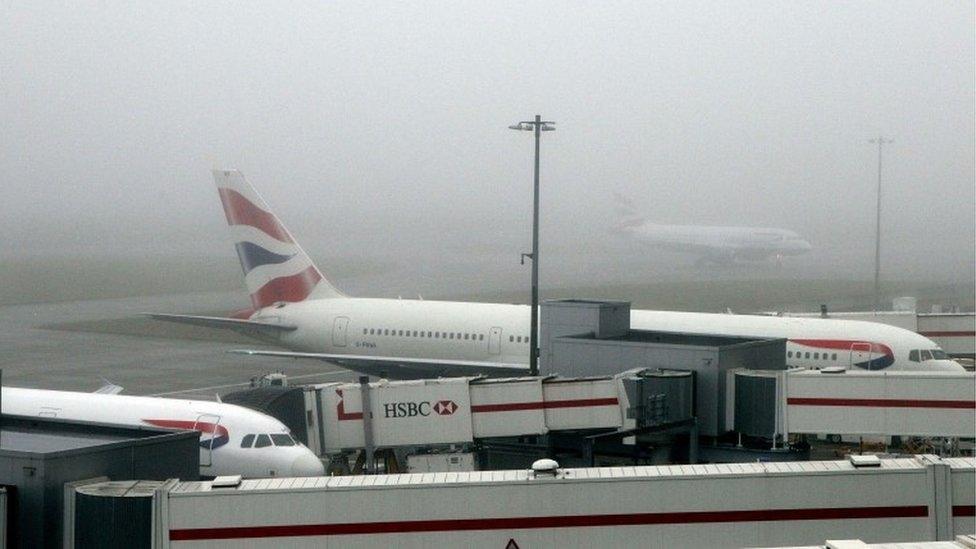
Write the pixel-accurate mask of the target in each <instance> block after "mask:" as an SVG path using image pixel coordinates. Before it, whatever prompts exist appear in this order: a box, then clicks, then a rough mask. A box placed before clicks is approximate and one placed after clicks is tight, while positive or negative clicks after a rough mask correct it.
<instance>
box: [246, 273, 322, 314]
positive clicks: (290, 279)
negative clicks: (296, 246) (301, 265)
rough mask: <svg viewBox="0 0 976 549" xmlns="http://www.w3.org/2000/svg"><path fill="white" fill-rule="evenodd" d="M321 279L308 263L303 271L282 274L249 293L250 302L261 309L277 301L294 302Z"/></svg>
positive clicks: (307, 292)
mask: <svg viewBox="0 0 976 549" xmlns="http://www.w3.org/2000/svg"><path fill="white" fill-rule="evenodd" d="M320 280H322V275H321V274H320V273H319V271H318V269H316V268H315V266H314V265H309V266H308V267H307V268H306V269H305V270H304V271H302V272H300V273H297V274H293V275H291V276H282V277H279V278H276V279H274V280H271V281H270V282H268V283H267V284H265V285H264V286H261V289H260V290H258V291H256V292H254V293H253V294H251V304H252V305H254V308H255V309H262V308H264V307H267V306H268V305H273V304H274V303H277V302H279V301H288V302H290V303H295V302H298V301H303V300H304V299H305V298H306V297H308V294H310V293H312V290H314V289H315V285H316V284H318V283H319V281H320Z"/></svg>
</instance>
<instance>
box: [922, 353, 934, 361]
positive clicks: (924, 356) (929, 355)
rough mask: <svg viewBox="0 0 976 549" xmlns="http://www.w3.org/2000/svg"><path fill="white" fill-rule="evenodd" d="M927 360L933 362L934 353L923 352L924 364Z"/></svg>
mask: <svg viewBox="0 0 976 549" xmlns="http://www.w3.org/2000/svg"><path fill="white" fill-rule="evenodd" d="M926 360H932V353H930V352H928V351H922V362H925V361H926Z"/></svg>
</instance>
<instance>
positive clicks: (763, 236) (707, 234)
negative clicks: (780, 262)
mask: <svg viewBox="0 0 976 549" xmlns="http://www.w3.org/2000/svg"><path fill="white" fill-rule="evenodd" d="M621 230H623V231H624V232H625V233H627V234H629V235H630V236H631V237H632V238H633V239H635V240H638V241H640V242H644V243H646V244H651V245H654V246H657V247H659V248H663V249H667V250H672V251H678V252H690V253H697V254H700V255H703V256H705V257H708V258H710V259H714V260H716V261H734V260H743V261H759V260H763V259H767V258H770V257H784V256H792V255H801V254H805V253H807V252H809V251H810V249H811V246H810V243H809V242H807V241H806V240H804V239H803V238H802V237H800V235H798V234H797V233H796V232H794V231H790V230H787V229H777V228H761V227H708V226H697V225H659V224H656V223H648V222H643V223H639V224H634V225H629V226H625V227H622V229H621Z"/></svg>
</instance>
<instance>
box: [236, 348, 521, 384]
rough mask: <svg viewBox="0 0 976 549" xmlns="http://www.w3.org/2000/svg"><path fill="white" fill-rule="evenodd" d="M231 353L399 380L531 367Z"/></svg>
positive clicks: (513, 371) (501, 373) (498, 372)
mask: <svg viewBox="0 0 976 549" xmlns="http://www.w3.org/2000/svg"><path fill="white" fill-rule="evenodd" d="M228 352H229V353H236V354H242V355H251V356H270V357H278V358H306V359H313V360H324V361H326V362H331V363H333V364H337V365H339V366H342V367H343V368H346V369H349V370H352V371H354V372H361V373H364V374H368V375H372V376H377V377H389V378H396V379H407V378H428V377H437V376H445V377H447V376H467V375H479V374H487V375H490V376H492V377H497V376H509V375H525V374H526V372H527V371H528V365H526V364H521V363H507V362H486V361H473V360H442V359H436V358H405V357H385V356H366V355H343V354H330V353H296V352H291V351H259V350H249V349H236V350H232V351H228Z"/></svg>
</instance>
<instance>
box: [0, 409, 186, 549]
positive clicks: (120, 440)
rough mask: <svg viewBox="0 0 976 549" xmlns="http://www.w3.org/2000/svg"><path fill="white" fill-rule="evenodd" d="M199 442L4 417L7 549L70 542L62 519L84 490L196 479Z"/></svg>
mask: <svg viewBox="0 0 976 549" xmlns="http://www.w3.org/2000/svg"><path fill="white" fill-rule="evenodd" d="M199 441H200V433H198V432H196V431H179V432H175V431H171V430H165V429H158V428H145V429H131V428H124V427H116V426H110V425H102V424H89V423H74V422H66V421H62V420H57V419H50V418H33V417H32V418H26V417H17V416H3V417H0V488H2V489H3V490H4V491H5V495H4V496H3V500H4V504H5V505H4V507H5V513H4V514H3V516H0V522H2V523H3V524H2V525H0V528H2V530H3V537H5V538H6V545H4V546H5V547H31V548H33V547H61V546H62V542H63V541H64V540H67V539H71V536H72V528H73V524H71V523H70V522H65V521H64V520H63V519H64V516H65V515H66V514H67V515H68V516H72V515H71V505H72V501H73V497H74V495H73V494H74V491H73V490H74V487H76V486H78V485H80V484H85V483H91V482H102V481H107V480H111V479H131V478H139V479H167V478H179V479H185V480H195V479H197V478H199V471H200V451H199ZM66 510H67V512H66ZM126 526H127V525H126V524H125V523H120V524H116V525H115V526H114V527H115V528H119V529H125V528H126ZM147 547H148V545H147Z"/></svg>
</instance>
